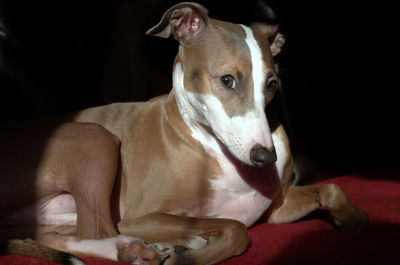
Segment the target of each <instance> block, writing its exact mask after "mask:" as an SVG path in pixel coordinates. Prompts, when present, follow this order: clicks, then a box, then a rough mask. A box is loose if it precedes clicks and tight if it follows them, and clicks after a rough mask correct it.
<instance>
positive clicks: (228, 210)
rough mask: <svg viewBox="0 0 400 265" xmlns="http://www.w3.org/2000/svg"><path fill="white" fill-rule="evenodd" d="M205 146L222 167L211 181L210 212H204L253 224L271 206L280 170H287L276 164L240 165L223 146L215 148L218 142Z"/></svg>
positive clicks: (279, 157)
mask: <svg viewBox="0 0 400 265" xmlns="http://www.w3.org/2000/svg"><path fill="white" fill-rule="evenodd" d="M203 144H204V143H203ZM204 146H205V148H206V150H207V151H208V153H209V154H210V155H211V156H213V157H214V158H215V159H216V160H217V161H218V164H219V166H220V169H221V174H220V175H219V176H217V177H216V178H215V179H212V180H210V184H211V188H212V189H213V197H212V198H210V199H209V201H208V205H207V206H206V207H204V208H203V209H204V210H206V211H207V212H205V213H204V215H206V216H210V217H218V218H229V219H235V220H238V221H240V222H242V223H244V224H245V225H246V226H251V225H253V224H254V222H256V221H257V220H258V219H259V218H260V217H261V215H262V214H263V213H264V212H265V210H266V209H267V208H268V207H269V206H270V205H271V202H272V200H273V199H274V197H275V195H276V192H277V191H278V187H279V185H280V184H281V175H279V172H281V171H283V170H281V169H279V168H276V166H275V165H271V166H270V167H267V168H264V169H259V168H250V167H248V166H246V165H243V164H236V163H235V162H233V160H231V159H229V158H228V157H227V156H226V155H225V154H224V153H223V152H222V150H221V149H220V148H217V149H214V148H213V147H214V146H215V145H212V146H210V145H208V143H205V144H204ZM218 147H219V146H218ZM277 155H278V161H280V160H285V155H286V154H285V153H283V152H279V153H277ZM280 164H282V163H280ZM277 165H278V164H277Z"/></svg>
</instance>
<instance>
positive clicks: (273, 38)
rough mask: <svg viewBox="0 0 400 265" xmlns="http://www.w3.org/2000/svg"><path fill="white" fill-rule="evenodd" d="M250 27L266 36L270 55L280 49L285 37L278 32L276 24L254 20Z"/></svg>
mask: <svg viewBox="0 0 400 265" xmlns="http://www.w3.org/2000/svg"><path fill="white" fill-rule="evenodd" d="M251 27H252V28H255V29H257V30H259V31H261V32H262V33H263V34H264V35H265V36H266V38H268V42H269V45H270V49H271V53H272V56H275V55H277V54H278V53H279V52H280V51H281V49H282V46H283V44H285V37H284V36H283V35H282V34H281V33H279V32H278V25H270V24H266V23H259V22H256V23H253V24H251Z"/></svg>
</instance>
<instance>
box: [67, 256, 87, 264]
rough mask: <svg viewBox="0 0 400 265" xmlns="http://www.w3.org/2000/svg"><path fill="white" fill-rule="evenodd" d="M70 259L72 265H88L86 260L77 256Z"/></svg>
mask: <svg viewBox="0 0 400 265" xmlns="http://www.w3.org/2000/svg"><path fill="white" fill-rule="evenodd" d="M68 261H69V262H70V263H71V264H72V265H86V263H85V262H83V261H82V260H80V259H78V258H77V257H73V256H71V257H70V258H69V259H68Z"/></svg>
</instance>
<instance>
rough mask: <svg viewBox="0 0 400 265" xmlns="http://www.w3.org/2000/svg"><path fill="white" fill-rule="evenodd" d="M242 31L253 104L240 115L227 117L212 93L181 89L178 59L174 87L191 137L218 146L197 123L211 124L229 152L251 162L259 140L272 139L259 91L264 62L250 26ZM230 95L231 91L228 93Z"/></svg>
mask: <svg viewBox="0 0 400 265" xmlns="http://www.w3.org/2000/svg"><path fill="white" fill-rule="evenodd" d="M241 27H242V28H243V30H244V31H245V32H246V40H245V41H246V44H247V46H248V48H249V50H250V58H249V59H250V60H251V64H252V72H251V77H252V80H253V85H254V87H253V89H252V90H251V89H249V91H253V95H252V96H253V97H252V98H253V104H252V105H253V106H252V107H251V108H250V107H249V109H248V110H247V111H246V112H244V113H243V114H241V115H237V116H233V117H229V116H228V115H227V114H226V112H225V110H224V107H223V104H224V102H221V101H220V100H219V99H218V98H217V97H216V96H214V95H212V94H198V93H193V92H189V91H187V90H185V89H184V82H183V80H184V73H183V71H182V67H181V64H180V63H177V64H176V65H175V70H174V81H173V82H174V84H173V85H174V89H175V91H176V98H177V104H178V108H179V110H180V112H181V115H182V117H183V120H184V121H185V123H186V125H187V126H188V127H189V128H190V129H191V131H192V135H193V137H195V138H196V139H197V140H199V141H200V142H201V143H202V144H203V145H205V146H206V148H208V147H209V148H218V147H217V146H218V144H217V142H216V141H215V139H213V137H212V136H211V135H209V134H208V133H207V132H206V131H205V130H204V128H203V127H202V126H199V123H201V124H203V125H205V126H207V127H209V128H211V130H212V132H213V133H214V135H215V136H216V137H217V138H218V140H219V141H220V142H221V143H222V144H223V145H225V146H226V147H227V148H228V150H229V152H230V153H231V154H232V155H233V156H235V157H236V158H237V159H239V160H240V161H242V162H243V163H245V164H248V165H253V163H252V162H251V160H250V152H251V149H252V148H253V147H254V146H255V145H256V144H259V145H261V146H264V147H266V148H268V149H272V148H273V141H272V136H271V131H270V128H269V125H268V121H267V118H266V115H265V112H264V108H265V98H264V97H265V95H264V93H263V90H264V83H265V76H266V71H267V69H266V66H265V64H264V61H263V59H262V52H261V49H260V47H259V45H258V43H257V41H256V40H255V38H254V36H253V33H252V31H251V29H250V28H248V27H246V26H242V25H241ZM232 96H234V95H232Z"/></svg>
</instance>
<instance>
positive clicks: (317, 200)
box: [266, 184, 369, 233]
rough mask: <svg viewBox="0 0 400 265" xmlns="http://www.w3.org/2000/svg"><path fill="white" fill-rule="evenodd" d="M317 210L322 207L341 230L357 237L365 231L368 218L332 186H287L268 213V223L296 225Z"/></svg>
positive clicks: (341, 192) (337, 187) (336, 187)
mask: <svg viewBox="0 0 400 265" xmlns="http://www.w3.org/2000/svg"><path fill="white" fill-rule="evenodd" d="M320 207H325V208H326V209H327V210H329V213H330V214H331V215H332V217H333V219H334V221H335V224H336V225H337V226H339V227H340V228H341V229H342V230H345V231H348V232H355V233H359V232H362V231H364V230H366V229H367V227H368V223H369V218H368V215H367V214H366V213H365V212H364V211H363V210H362V209H360V208H358V207H356V206H354V205H353V204H352V203H351V201H350V200H349V199H348V197H347V195H346V194H345V193H344V192H343V190H342V189H341V188H340V187H339V186H337V185H335V184H315V185H309V186H290V187H289V188H288V190H287V192H286V194H285V195H284V197H283V198H282V201H281V203H280V204H278V205H276V206H275V207H273V208H272V211H270V212H269V213H267V216H266V217H267V221H268V222H270V223H289V222H293V221H296V220H298V219H300V218H302V217H304V216H306V215H307V214H309V213H311V212H312V211H314V210H317V209H318V208H320Z"/></svg>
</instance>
